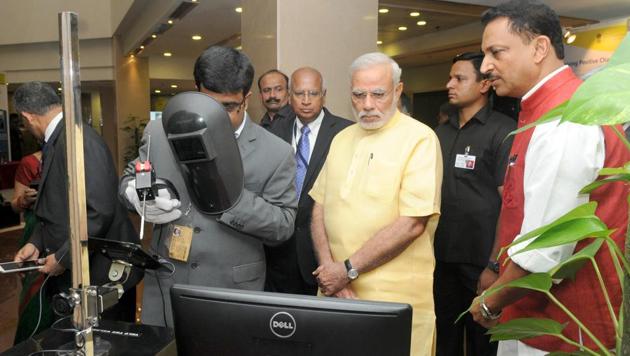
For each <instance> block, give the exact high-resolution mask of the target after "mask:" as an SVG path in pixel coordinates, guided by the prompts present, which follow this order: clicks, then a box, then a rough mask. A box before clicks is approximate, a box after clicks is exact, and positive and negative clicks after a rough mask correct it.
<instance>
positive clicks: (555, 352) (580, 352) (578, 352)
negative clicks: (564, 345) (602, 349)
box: [547, 351, 592, 356]
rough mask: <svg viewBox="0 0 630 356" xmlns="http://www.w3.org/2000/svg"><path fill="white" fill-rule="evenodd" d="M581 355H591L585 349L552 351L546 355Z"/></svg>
mask: <svg viewBox="0 0 630 356" xmlns="http://www.w3.org/2000/svg"><path fill="white" fill-rule="evenodd" d="M583 355H588V356H592V354H590V353H588V352H586V351H573V352H564V351H554V352H550V353H548V354H547V356H583Z"/></svg>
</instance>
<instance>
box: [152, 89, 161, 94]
mask: <svg viewBox="0 0 630 356" xmlns="http://www.w3.org/2000/svg"><path fill="white" fill-rule="evenodd" d="M153 92H154V93H155V94H160V93H161V92H162V91H161V90H160V89H155V90H154V91H153Z"/></svg>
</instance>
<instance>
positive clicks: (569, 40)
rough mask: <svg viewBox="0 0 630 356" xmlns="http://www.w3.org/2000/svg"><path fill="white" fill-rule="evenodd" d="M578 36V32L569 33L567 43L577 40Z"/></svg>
mask: <svg viewBox="0 0 630 356" xmlns="http://www.w3.org/2000/svg"><path fill="white" fill-rule="evenodd" d="M576 38H577V35H576V34H571V35H569V37H567V44H571V43H573V42H575V39H576Z"/></svg>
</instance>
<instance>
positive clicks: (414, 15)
mask: <svg viewBox="0 0 630 356" xmlns="http://www.w3.org/2000/svg"><path fill="white" fill-rule="evenodd" d="M409 16H411V17H418V16H420V13H419V12H418V11H414V12H410V13H409Z"/></svg>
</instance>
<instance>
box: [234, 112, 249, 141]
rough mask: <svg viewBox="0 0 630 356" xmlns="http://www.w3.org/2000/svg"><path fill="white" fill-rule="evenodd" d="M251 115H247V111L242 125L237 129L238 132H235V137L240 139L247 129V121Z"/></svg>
mask: <svg viewBox="0 0 630 356" xmlns="http://www.w3.org/2000/svg"><path fill="white" fill-rule="evenodd" d="M248 117H249V115H247V111H246V112H245V117H243V121H242V122H241V125H240V126H239V127H238V128H237V129H236V131H234V137H236V138H237V139H238V137H239V136H240V135H241V133H242V132H243V128H245V121H247V120H248Z"/></svg>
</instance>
